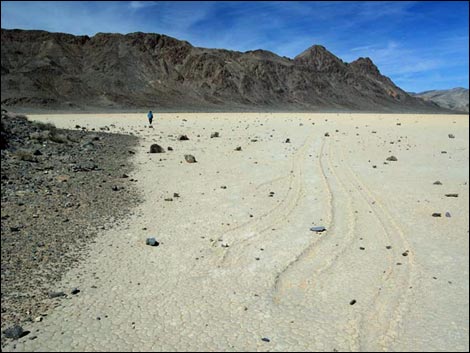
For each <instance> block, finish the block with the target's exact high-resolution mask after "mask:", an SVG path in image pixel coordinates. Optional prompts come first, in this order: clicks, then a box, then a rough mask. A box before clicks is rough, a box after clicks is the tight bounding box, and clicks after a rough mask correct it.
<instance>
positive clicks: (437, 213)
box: [432, 212, 441, 217]
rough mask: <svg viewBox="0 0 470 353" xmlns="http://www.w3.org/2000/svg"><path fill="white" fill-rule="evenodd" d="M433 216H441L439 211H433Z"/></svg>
mask: <svg viewBox="0 0 470 353" xmlns="http://www.w3.org/2000/svg"><path fill="white" fill-rule="evenodd" d="M432 216H433V217H441V214H440V213H439V212H434V213H433V214H432Z"/></svg>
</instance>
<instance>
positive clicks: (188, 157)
mask: <svg viewBox="0 0 470 353" xmlns="http://www.w3.org/2000/svg"><path fill="white" fill-rule="evenodd" d="M184 159H185V160H186V162H188V163H197V161H196V158H195V157H194V156H193V155H191V154H185V155H184Z"/></svg>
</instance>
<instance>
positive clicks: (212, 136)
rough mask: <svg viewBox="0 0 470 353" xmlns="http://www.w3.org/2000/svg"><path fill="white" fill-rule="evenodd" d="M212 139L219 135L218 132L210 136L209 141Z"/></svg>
mask: <svg viewBox="0 0 470 353" xmlns="http://www.w3.org/2000/svg"><path fill="white" fill-rule="evenodd" d="M214 137H219V133H218V132H213V133H212V134H211V139H212V138H214Z"/></svg>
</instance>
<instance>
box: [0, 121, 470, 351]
mask: <svg viewBox="0 0 470 353" xmlns="http://www.w3.org/2000/svg"><path fill="white" fill-rule="evenodd" d="M29 118H30V119H32V120H40V121H43V122H52V123H54V124H56V126H57V127H60V128H74V126H75V125H77V124H78V125H80V126H87V127H89V128H93V127H94V128H96V129H97V130H98V128H100V127H103V126H110V125H111V124H114V125H115V128H113V129H111V132H119V133H134V134H135V135H137V136H139V137H140V138H141V142H140V147H139V148H138V150H137V153H136V154H135V155H134V163H135V170H134V172H133V173H132V175H130V177H132V178H135V179H137V180H138V182H137V183H136V184H137V186H138V187H139V189H140V191H141V192H142V193H143V195H144V199H145V201H144V202H143V203H142V204H141V205H139V206H138V207H137V209H136V210H135V211H134V212H133V214H130V215H129V218H128V219H127V220H126V221H125V222H124V225H123V226H120V227H118V228H114V229H112V230H104V231H102V233H101V234H100V236H99V237H98V238H97V241H96V243H95V244H92V245H91V246H90V250H89V255H88V258H87V260H85V261H83V262H82V263H81V265H80V266H79V267H77V268H74V269H72V270H71V271H69V272H68V273H67V274H66V275H65V278H64V280H63V282H62V283H59V284H58V288H57V289H58V290H64V289H67V288H73V287H78V288H79V289H80V293H79V294H77V295H74V296H69V297H68V298H66V299H56V300H60V305H59V306H58V307H57V308H55V309H54V310H52V311H51V312H50V313H49V314H48V315H47V316H45V317H44V319H43V320H42V321H41V322H37V323H31V324H30V326H29V327H25V329H28V330H30V331H31V333H30V334H29V335H28V336H25V337H24V338H21V339H20V340H19V341H16V342H12V343H10V344H9V345H8V346H6V347H5V348H4V350H6V351H15V350H16V351H24V350H25V351H32V350H36V351H41V350H48V351H70V350H73V351H149V350H153V351H176V350H178V351H206V350H207V351H216V350H220V351H299V350H300V351H332V350H338V351H344V350H347V351H374V350H377V351H384V350H390V351H396V350H401V351H425V350H430V351H445V350H450V351H468V349H469V342H468V337H469V336H468V334H469V331H468V330H469V273H468V263H469V233H468V230H469V206H468V201H469V200H468V181H469V180H468V179H469V143H468V141H469V139H468V128H469V123H468V122H469V120H468V116H465V115H447V116H446V115H394V114H383V115H377V114H375V115H374V114H306V113H285V114H283V113H269V114H261V113H256V114H255V113H253V114H248V113H243V114H236V113H230V114H229V113H220V114H216V113H214V114H202V113H200V114H199V113H194V114H189V113H188V114H183V113H181V114H158V113H157V114H155V119H154V128H153V129H150V128H148V127H147V121H146V115H145V114H139V115H137V114H93V115H91V114H90V115H72V114H71V115H37V116H29ZM216 131H217V132H219V134H220V137H216V138H211V137H210V135H211V133H213V132H216ZM327 132H328V133H329V136H325V133H327ZM180 134H185V135H187V136H188V137H189V140H188V141H178V140H177V137H178V136H179V135H180ZM449 134H453V135H455V138H449V136H448V135H449ZM286 139H290V142H287V143H286ZM153 143H158V144H159V145H161V146H162V147H164V148H165V149H166V148H167V147H169V146H171V147H172V148H173V151H166V152H165V153H162V154H149V153H148V151H149V148H150V145H151V144H153ZM239 146H240V147H241V150H240V151H236V150H235V149H236V148H237V147H239ZM443 151H445V153H444V152H443ZM185 154H192V155H194V156H195V158H196V160H197V163H187V162H186V161H185V158H184V155H185ZM391 156H395V157H396V159H397V160H396V161H387V160H386V159H387V158H388V157H391ZM385 163H386V164H385ZM374 166H375V167H374ZM436 181H440V182H441V183H442V185H435V184H434V182H436ZM174 193H177V194H178V195H179V197H176V195H174ZM446 194H458V196H457V197H447V196H446ZM165 199H167V200H168V199H172V201H166V200H165ZM447 212H448V215H449V216H450V217H447V216H446V213H447ZM433 213H441V217H433V216H432V214H433ZM314 226H324V227H325V228H326V231H324V232H320V233H317V232H313V231H311V230H310V228H311V227H314ZM147 237H155V238H156V239H157V240H158V241H159V242H160V245H159V246H157V247H152V246H148V245H146V244H145V241H146V238H147ZM34 336H36V337H35V338H34ZM31 338H34V339H31Z"/></svg>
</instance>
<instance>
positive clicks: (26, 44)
mask: <svg viewBox="0 0 470 353" xmlns="http://www.w3.org/2000/svg"><path fill="white" fill-rule="evenodd" d="M1 36H2V48H1V58H2V64H1V72H2V105H4V106H15V107H40V108H45V109H65V108H68V109H86V108H89V107H99V108H103V109H106V108H151V107H154V108H156V109H158V108H160V109H165V108H166V109H227V110H237V109H245V110H246V109H275V110H276V109H278V110H279V109H287V110H312V111H315V110H350V111H380V112H387V111H388V112H394V111H400V112H415V111H419V112H445V109H442V108H440V107H439V106H437V105H436V104H434V103H432V102H426V101H423V100H421V99H418V98H414V97H412V96H410V95H409V94H407V93H406V92H405V91H403V90H402V89H401V88H399V87H398V86H396V85H395V84H394V83H393V82H392V81H391V80H390V79H389V78H388V77H386V76H383V75H382V74H381V73H380V71H379V69H378V68H377V66H376V65H375V64H374V63H373V62H372V60H371V59H370V58H358V59H357V60H355V61H353V62H351V63H345V62H343V60H341V59H340V58H338V57H336V56H335V55H334V54H332V53H331V52H329V51H328V50H327V49H326V48H325V47H324V46H321V45H313V46H311V47H309V48H307V49H306V50H305V51H304V52H302V53H300V54H299V55H297V56H296V57H295V58H293V59H290V58H286V57H281V56H278V55H277V54H275V53H272V52H270V51H267V50H262V49H258V50H251V51H246V52H239V51H230V50H226V49H208V48H201V47H195V46H193V45H191V44H190V43H189V42H187V41H180V40H178V39H176V38H173V37H170V36H166V35H163V34H156V33H143V32H134V33H129V34H118V33H97V34H95V35H94V36H92V37H89V36H75V35H72V34H67V33H51V32H47V31H30V30H19V29H14V30H9V29H2V30H1Z"/></svg>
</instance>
